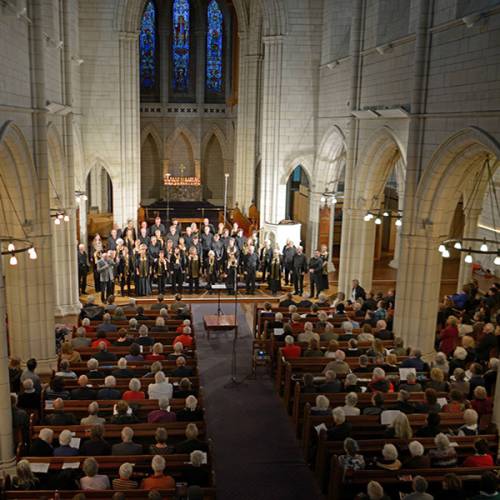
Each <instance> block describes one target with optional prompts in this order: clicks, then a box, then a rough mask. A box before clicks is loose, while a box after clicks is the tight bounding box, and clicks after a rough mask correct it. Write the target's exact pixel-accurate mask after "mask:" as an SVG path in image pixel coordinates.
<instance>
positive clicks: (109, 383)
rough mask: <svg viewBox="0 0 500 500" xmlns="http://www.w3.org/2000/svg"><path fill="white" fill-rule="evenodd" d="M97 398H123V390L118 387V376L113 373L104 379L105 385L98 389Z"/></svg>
mask: <svg viewBox="0 0 500 500" xmlns="http://www.w3.org/2000/svg"><path fill="white" fill-rule="evenodd" d="M97 399H108V400H115V399H121V392H120V391H119V390H118V389H116V378H115V377H114V376H113V375H108V376H107V377H106V378H105V379H104V387H103V388H102V389H99V390H98V391H97Z"/></svg>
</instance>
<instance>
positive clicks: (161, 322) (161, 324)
mask: <svg viewBox="0 0 500 500" xmlns="http://www.w3.org/2000/svg"><path fill="white" fill-rule="evenodd" d="M151 331H152V332H153V333H156V332H168V327H167V326H166V325H165V318H164V317H162V316H158V317H157V318H156V319H155V326H153V328H151Z"/></svg>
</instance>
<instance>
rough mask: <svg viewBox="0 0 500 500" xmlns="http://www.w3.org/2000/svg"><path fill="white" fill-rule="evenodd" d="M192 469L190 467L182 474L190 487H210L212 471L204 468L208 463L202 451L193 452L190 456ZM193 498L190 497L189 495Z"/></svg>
mask: <svg viewBox="0 0 500 500" xmlns="http://www.w3.org/2000/svg"><path fill="white" fill-rule="evenodd" d="M189 460H190V462H191V467H188V468H187V469H186V470H185V471H184V472H183V474H182V476H183V479H184V481H186V483H188V484H189V485H190V486H195V485H196V486H199V487H206V486H209V485H210V470H209V469H208V468H207V467H203V465H204V464H205V463H206V455H205V453H204V452H202V451H200V450H195V451H192V452H191V453H190V454H189ZM188 497H189V498H191V496H190V495H188Z"/></svg>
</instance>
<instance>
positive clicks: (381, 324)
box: [374, 319, 394, 340]
mask: <svg viewBox="0 0 500 500" xmlns="http://www.w3.org/2000/svg"><path fill="white" fill-rule="evenodd" d="M374 335H375V337H376V338H377V339H380V340H393V339H394V334H393V333H392V332H391V331H389V330H388V329H387V323H386V322H385V321H384V320H383V319H379V320H378V321H377V326H376V328H375V333H374Z"/></svg>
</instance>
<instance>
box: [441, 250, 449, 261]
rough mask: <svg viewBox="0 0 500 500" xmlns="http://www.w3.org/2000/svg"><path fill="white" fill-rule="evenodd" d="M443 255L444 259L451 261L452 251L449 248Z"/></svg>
mask: <svg viewBox="0 0 500 500" xmlns="http://www.w3.org/2000/svg"><path fill="white" fill-rule="evenodd" d="M442 255H443V258H445V259H449V258H450V251H449V250H448V249H447V248H445V249H444V252H443V253H442Z"/></svg>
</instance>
